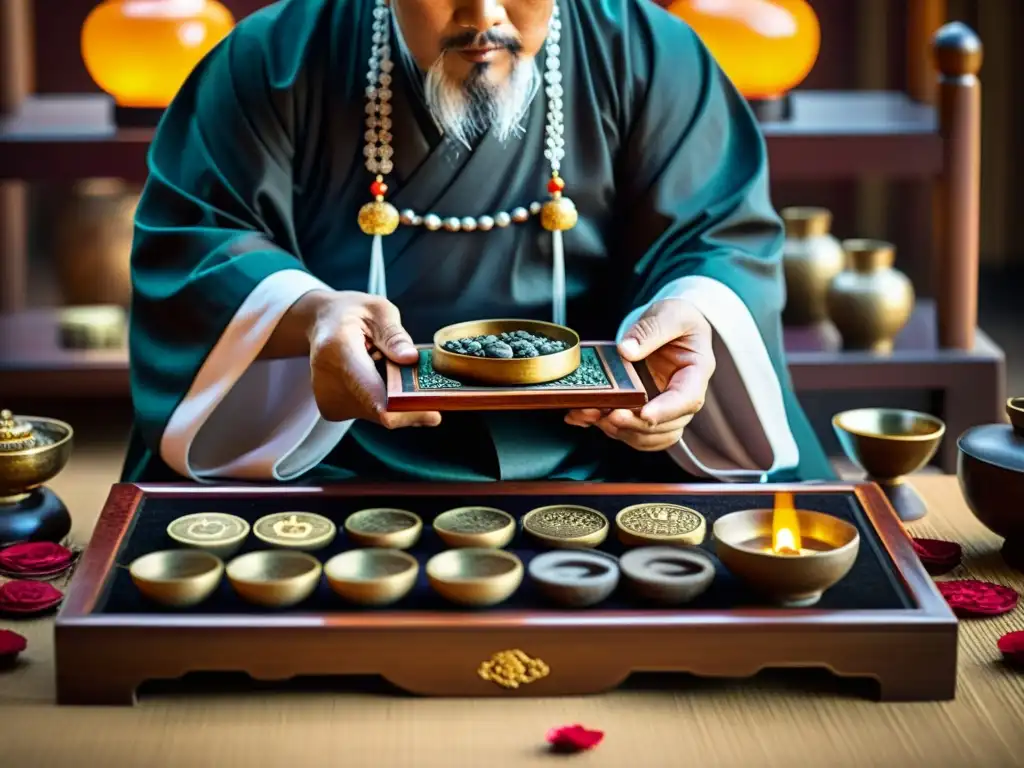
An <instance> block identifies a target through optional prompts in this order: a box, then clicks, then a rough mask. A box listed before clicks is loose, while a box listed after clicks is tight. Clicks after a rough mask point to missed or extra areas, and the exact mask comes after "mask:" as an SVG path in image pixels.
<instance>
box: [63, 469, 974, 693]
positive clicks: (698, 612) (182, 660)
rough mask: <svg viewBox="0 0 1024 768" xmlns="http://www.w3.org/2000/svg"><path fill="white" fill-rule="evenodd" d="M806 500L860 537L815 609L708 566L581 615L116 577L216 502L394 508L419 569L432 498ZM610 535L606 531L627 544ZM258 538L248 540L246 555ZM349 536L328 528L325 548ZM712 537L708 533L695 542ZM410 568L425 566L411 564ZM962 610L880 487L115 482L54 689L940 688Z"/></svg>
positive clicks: (531, 602)
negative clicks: (781, 675) (663, 589)
mask: <svg viewBox="0 0 1024 768" xmlns="http://www.w3.org/2000/svg"><path fill="white" fill-rule="evenodd" d="M782 490H785V491H789V492H792V493H794V494H796V504H797V506H798V507H800V508H804V509H815V510H818V511H822V512H827V513H831V514H835V515H837V516H839V517H842V518H843V519H846V520H848V521H851V522H853V523H854V524H855V525H857V527H858V528H859V530H860V531H861V547H860V553H859V555H858V558H857V561H856V563H855V564H854V566H853V568H852V570H851V571H850V574H849V575H848V576H847V577H846V579H844V580H843V581H841V582H840V583H839V584H837V585H836V586H835V587H833V588H832V589H831V590H829V591H828V592H826V593H825V595H824V596H823V598H822V600H821V602H820V603H819V604H818V605H817V606H815V607H814V608H806V609H783V608H774V607H771V606H767V605H764V604H763V603H761V602H760V601H759V599H758V598H757V597H756V596H753V595H751V594H749V593H748V591H747V590H746V589H745V588H744V587H743V586H742V584H740V583H739V582H738V581H736V580H735V579H734V578H733V577H732V576H731V574H729V573H728V572H727V571H725V570H724V569H722V568H721V565H720V564H718V567H719V573H718V576H717V578H716V580H715V582H714V584H713V585H712V587H711V589H709V590H708V591H707V592H706V593H704V595H702V596H701V597H700V598H698V599H697V601H695V602H694V603H692V604H690V605H688V606H684V607H682V608H651V607H647V606H644V605H638V604H635V603H633V602H631V598H630V597H629V595H628V592H622V591H620V593H616V595H613V596H612V598H610V599H609V601H607V602H606V603H603V604H601V605H598V606H595V607H593V608H588V609H582V610H565V609H558V608H552V607H550V606H549V605H548V604H546V603H544V602H542V601H541V600H539V599H538V597H537V596H536V595H535V594H534V593H533V592H532V589H531V586H530V585H529V583H528V580H526V581H524V584H523V587H522V588H521V589H520V591H519V592H518V593H517V594H516V595H515V596H513V598H512V600H511V601H510V602H509V603H507V604H505V605H503V606H499V607H497V608H492V609H487V610H476V611H472V610H466V609H461V608H458V607H455V606H451V605H450V604H448V603H445V602H443V601H442V600H441V599H440V598H439V597H437V596H436V594H434V593H433V592H432V591H431V590H430V589H429V587H428V586H427V584H426V583H425V576H424V577H423V582H422V583H421V584H418V585H417V587H416V588H415V589H414V591H413V593H411V594H410V595H409V596H408V597H407V598H405V600H403V601H402V602H400V603H398V604H397V605H395V606H392V607H389V608H386V609H368V608H358V607H351V606H347V605H345V604H344V603H342V602H341V600H340V598H337V597H336V596H335V595H334V594H333V593H332V592H331V591H330V589H329V587H327V586H326V584H322V585H321V587H320V590H319V591H318V592H317V593H315V594H314V595H313V596H312V597H311V598H310V599H309V600H308V601H307V602H306V603H305V604H304V605H300V606H297V607H296V608H294V609H290V610H285V611H267V610H261V609H258V608H253V607H250V606H248V605H247V604H246V603H243V602H241V601H240V600H239V599H238V598H237V597H236V596H235V595H234V593H233V591H232V590H231V588H230V586H229V585H228V584H227V582H225V583H224V584H223V585H222V587H221V590H220V591H219V592H218V593H216V594H215V595H214V596H213V597H212V598H211V599H210V601H208V602H207V603H205V604H203V605H200V606H198V607H196V608H194V609H190V610H189V611H188V612H175V611H172V610H168V609H163V608H161V607H159V606H154V605H153V604H149V603H146V602H144V598H142V597H141V596H140V595H139V593H138V591H137V590H136V589H135V587H134V584H133V583H132V581H131V579H130V577H129V576H128V574H127V570H126V568H125V566H127V565H128V564H129V563H130V562H131V561H132V560H133V559H135V558H136V557H138V556H140V555H142V554H145V553H147V552H150V551H154V550H156V549H165V548H169V547H171V546H172V542H171V541H170V540H169V539H167V536H166V533H165V529H166V526H167V524H168V523H169V522H170V520H173V519H175V518H177V517H179V516H181V515H184V514H188V513H191V512H198V511H209V510H219V511H224V512H230V513H233V514H237V515H240V516H243V517H245V518H246V519H249V520H255V519H256V518H258V517H260V516H262V515H264V514H267V513H270V512H274V511H283V510H298V509H303V510H308V511H312V512H317V513H320V514H324V515H327V516H329V517H331V518H332V519H334V520H335V521H336V522H337V523H338V527H339V529H340V528H341V527H342V525H341V524H342V522H343V520H344V518H345V517H347V515H348V514H350V513H351V512H353V511H355V510H358V509H362V508H365V507H368V506H378V505H381V504H386V503H390V504H392V505H394V506H400V507H404V508H406V509H412V510H415V511H417V512H418V513H419V514H420V515H421V516H422V517H423V519H424V522H425V531H424V535H423V538H422V539H421V541H420V543H419V544H418V545H417V546H416V547H415V548H414V549H413V550H411V551H412V553H413V554H414V555H416V556H417V558H418V559H419V560H420V562H421V563H423V562H425V561H426V559H427V558H428V557H429V556H430V555H431V554H433V553H434V552H437V551H440V549H441V547H442V545H441V543H440V541H439V540H438V539H437V538H436V536H435V535H434V533H433V531H432V530H431V529H430V525H429V523H430V521H431V520H432V518H433V517H434V515H436V514H438V513H439V512H440V511H443V510H444V509H448V508H451V507H455V506H461V505H464V504H471V503H480V504H489V505H492V506H497V507H501V508H503V509H506V510H507V511H509V512H510V513H512V514H514V515H516V516H517V517H519V516H521V515H522V514H524V513H525V512H526V511H528V510H529V509H532V508H534V507H536V506H540V505H542V504H547V503H552V502H565V503H570V502H577V503H584V504H587V505H588V506H591V507H594V508H596V509H599V510H601V511H602V512H604V513H605V514H606V515H608V517H609V518H610V519H613V518H614V514H615V512H616V511H617V510H618V509H621V508H622V507H624V506H627V505H628V504H631V503H636V502H639V501H656V500H661V501H675V502H679V503H683V504H687V505H689V506H691V507H694V508H696V509H698V510H700V511H701V512H702V513H703V514H704V515H705V517H706V518H707V521H708V528H709V529H710V528H711V526H712V524H713V522H714V520H715V519H717V517H719V516H720V515H722V514H726V513H728V512H731V511H735V510H738V509H745V508H751V507H754V506H764V505H769V506H770V505H771V502H772V498H771V494H772V493H774V492H776V491H782ZM614 539H615V537H614V535H612V536H609V539H608V541H607V542H606V543H605V544H604V545H602V549H604V550H606V551H609V552H616V551H621V548H620V547H619V545H618V544H617V542H616V541H615V540H614ZM258 545H259V542H258V541H257V540H255V538H254V537H252V536H251V535H250V538H249V541H248V542H247V543H246V545H245V548H243V550H242V552H245V551H248V550H251V549H255V548H257V547H258ZM348 546H350V545H349V543H348V541H347V540H346V538H345V537H344V536H342V535H339V537H338V539H336V541H335V542H334V543H333V544H332V545H331V546H330V547H329V548H327V549H326V550H323V551H321V552H319V553H318V557H320V558H321V559H322V560H324V561H326V559H328V558H329V557H331V556H333V554H335V553H336V552H338V551H341V550H343V549H345V548H346V547H348ZM532 547H534V545H533V544H532V543H530V542H529V541H528V540H526V539H524V538H523V536H522V534H521V533H520V534H519V535H518V536H517V538H516V539H515V540H514V541H513V542H512V543H511V544H510V545H509V549H511V550H513V551H516V552H517V553H518V554H519V555H520V557H522V558H523V560H524V561H528V560H529V558H530V557H531V556H532V555H533V554H534V551H533V549H532ZM703 547H704V548H705V550H706V551H709V552H710V551H712V549H713V546H712V543H711V540H710V535H709V539H708V540H707V541H706V542H705V543H704V545H703ZM422 570H423V569H422V568H421V573H422ZM514 650H518V651H522V652H523V653H525V654H527V655H528V656H529V657H530V658H533V659H539V660H541V661H542V662H543V664H544V665H546V667H547V669H548V674H547V675H546V676H544V677H541V678H540V679H537V680H535V681H533V682H531V683H528V684H523V685H520V686H519V687H516V688H506V687H502V686H499V685H497V684H495V683H493V682H489V681H487V680H485V679H484V678H483V677H482V676H481V675H480V674H479V672H478V671H479V669H480V668H481V665H482V664H485V663H486V662H488V661H489V660H490V659H492V657H493V656H494V655H495V654H497V653H500V652H503V651H514ZM956 663H957V621H956V618H955V617H954V615H953V613H952V612H951V611H950V609H949V608H948V606H947V604H946V602H945V601H944V600H943V598H942V596H941V595H940V594H939V592H938V590H937V589H936V588H935V586H934V583H933V582H932V579H931V578H930V577H929V576H928V574H927V573H926V572H925V570H924V568H923V567H922V565H921V563H920V561H919V560H918V559H917V557H916V556H915V554H914V551H913V547H912V544H911V541H910V539H909V537H908V536H907V534H906V533H905V532H904V530H903V528H902V526H901V525H900V522H899V520H898V519H897V517H896V515H895V513H894V512H893V510H892V508H891V507H890V506H889V505H888V503H887V501H886V499H885V497H884V496H883V495H882V493H881V492H880V490H879V489H878V488H877V486H875V485H872V484H857V485H851V484H842V483H836V484H829V485H817V484H809V485H791V486H771V485H755V486H744V485H706V484H705V485H616V484H599V483H519V484H501V483H481V484H479V485H477V484H464V485H445V484H424V485H418V484H408V485H400V486H395V485H391V486H358V485H351V486H348V485H346V486H340V487H331V488H296V487H287V486H279V487H272V488H253V487H244V486H240V487H197V486H176V485H146V486H137V485H132V484H121V485H116V486H114V488H113V490H112V492H111V494H110V497H109V499H108V501H107V504H106V506H105V508H104V510H103V512H102V514H101V516H100V518H99V522H98V524H97V526H96V529H95V533H94V534H93V538H92V540H91V542H90V543H89V545H88V547H87V549H86V551H85V552H84V554H83V557H82V560H81V563H80V565H79V567H78V569H77V572H76V574H75V576H74V579H73V581H72V584H71V587H70V590H69V592H68V596H67V598H66V600H65V602H64V605H63V606H62V608H61V610H60V613H59V614H58V616H57V621H56V670H57V697H58V701H59V702H60V703H61V704H131V703H133V702H134V701H135V694H136V689H137V687H138V686H139V685H140V684H142V683H143V682H145V681H151V680H159V679H174V678H178V677H180V676H182V675H183V674H185V673H188V672H204V671H211V672H235V671H244V672H247V673H248V674H249V675H251V676H252V677H253V678H255V679H271V680H282V679H287V678H290V677H294V676H298V675H315V676H327V675H379V676H381V677H383V678H385V679H386V680H388V681H390V682H391V683H392V684H394V685H396V686H398V687H399V688H401V689H404V690H406V691H409V692H413V693H416V694H423V695H432V696H506V697H507V696H556V695H566V694H569V695H575V694H589V693H596V692H600V691H605V690H608V689H612V688H615V687H616V686H618V685H619V684H621V683H622V682H623V681H624V680H625V679H626V678H627V677H628V676H629V675H630V673H632V672H687V673H692V674H696V675H701V676H724V677H747V676H750V675H753V674H755V673H757V672H758V671H760V670H762V669H766V668H773V667H775V668H778V667H782V668H785V667H824V668H827V669H829V670H831V671H832V672H833V673H835V674H836V675H839V676H842V677H866V678H873V679H875V680H876V681H877V682H878V684H879V691H880V696H881V698H882V699H884V700H889V701H923V700H943V699H951V698H953V697H954V694H955V689H956Z"/></svg>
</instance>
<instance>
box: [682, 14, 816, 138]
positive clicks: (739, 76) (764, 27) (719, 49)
mask: <svg viewBox="0 0 1024 768" xmlns="http://www.w3.org/2000/svg"><path fill="white" fill-rule="evenodd" d="M668 10H669V12H670V13H672V14H674V15H676V16H678V17H679V18H681V19H683V21H685V22H686V23H687V24H689V25H690V26H691V27H692V28H693V30H694V32H696V33H697V35H698V36H699V37H700V39H701V40H702V41H703V42H704V44H705V45H706V46H707V47H708V50H709V51H711V54H712V55H713V56H714V57H715V60H716V61H717V62H718V65H719V66H720V67H721V68H722V70H723V71H724V72H725V74H726V75H727V76H728V77H729V79H730V80H731V81H732V82H733V84H734V85H735V86H736V88H737V90H739V92H740V93H742V94H743V95H744V96H745V97H746V98H747V100H748V101H749V102H750V103H751V106H753V107H754V111H755V112H756V113H758V116H759V117H761V118H763V119H778V118H780V117H783V116H785V114H786V111H787V110H786V107H787V105H786V95H787V94H788V93H789V92H790V91H791V90H792V89H793V88H796V87H797V86H798V85H800V83H802V82H803V81H804V78H806V77H807V75H808V74H810V71H811V68H812V67H813V66H814V63H815V62H816V61H817V60H818V51H819V47H820V45H821V27H820V25H819V24H818V16H817V14H815V12H814V9H813V8H812V7H811V5H810V3H808V2H807V0H676V1H675V2H673V3H671V5H669V7H668Z"/></svg>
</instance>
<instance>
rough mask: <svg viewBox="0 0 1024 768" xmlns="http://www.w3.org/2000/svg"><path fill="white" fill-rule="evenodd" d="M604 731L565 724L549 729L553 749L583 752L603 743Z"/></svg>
mask: <svg viewBox="0 0 1024 768" xmlns="http://www.w3.org/2000/svg"><path fill="white" fill-rule="evenodd" d="M603 738H604V731H591V730H588V729H586V728H584V727H583V726H582V725H579V724H576V725H563V726H562V727H561V728H552V729H551V730H550V731H548V735H547V739H548V743H549V744H550V745H551V746H552V748H553V749H556V750H558V751H564V752H581V751H583V750H585V749H593V748H594V747H596V746H597V745H598V744H600V743H601V739H603Z"/></svg>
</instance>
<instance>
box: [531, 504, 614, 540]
mask: <svg viewBox="0 0 1024 768" xmlns="http://www.w3.org/2000/svg"><path fill="white" fill-rule="evenodd" d="M608 529H609V525H608V518H607V517H605V516H604V515H602V514H601V513H600V512H598V511H597V510H596V509H591V508H590V507H581V506H579V505H578V504H551V505H550V506H546V507H538V508H537V509H534V510H531V511H530V512H527V513H526V515H524V516H523V530H524V531H526V532H527V533H528V534H530V535H531V536H533V537H534V538H535V539H537V540H538V541H539V542H541V543H542V544H545V545H547V546H549V547H555V548H558V549H589V548H592V547H597V546H599V545H600V544H601V543H602V542H604V540H605V539H606V538H608Z"/></svg>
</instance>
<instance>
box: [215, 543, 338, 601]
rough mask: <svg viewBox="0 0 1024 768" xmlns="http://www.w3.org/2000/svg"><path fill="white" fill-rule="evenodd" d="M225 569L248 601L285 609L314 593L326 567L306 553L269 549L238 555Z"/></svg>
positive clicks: (239, 593) (229, 579)
mask: <svg viewBox="0 0 1024 768" xmlns="http://www.w3.org/2000/svg"><path fill="white" fill-rule="evenodd" d="M226 571H227V575H228V581H230V582H231V586H232V587H234V590H235V592H237V593H238V596H239V597H241V598H242V599H243V600H245V601H246V602H249V603H253V604H255V605H261V606H264V607H267V608H285V607H288V606H292V605H295V604H296V603H301V602H302V601H303V600H305V599H306V598H307V597H309V596H310V595H312V594H313V592H314V591H315V590H316V588H317V585H318V584H319V583H320V574H321V573H322V571H323V566H321V565H320V561H319V560H317V559H316V558H315V557H313V556H312V555H308V554H306V553H305V552H299V551H297V550H293V549H270V550H265V551H262V552H250V553H249V554H247V555H241V556H239V557H236V558H235V559H234V560H232V561H231V562H230V563H228V565H227V568H226Z"/></svg>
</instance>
